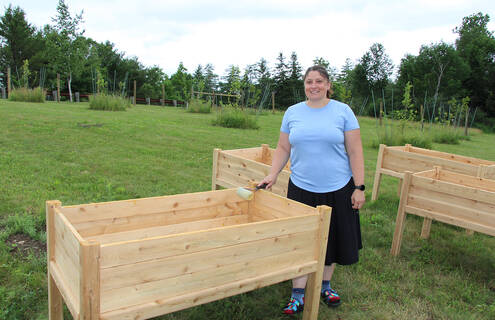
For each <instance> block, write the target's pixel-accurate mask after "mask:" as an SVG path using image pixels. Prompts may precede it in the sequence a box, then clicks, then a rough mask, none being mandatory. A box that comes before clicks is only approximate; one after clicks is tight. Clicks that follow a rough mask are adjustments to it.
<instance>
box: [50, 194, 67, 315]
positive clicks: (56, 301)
mask: <svg viewBox="0 0 495 320" xmlns="http://www.w3.org/2000/svg"><path fill="white" fill-rule="evenodd" d="M61 206H62V203H61V202H60V201H58V200H53V201H47V202H46V207H45V208H46V211H45V212H46V238H47V241H46V244H47V255H46V257H47V270H48V274H47V278H48V318H49V319H50V320H63V318H64V315H63V302H62V294H61V293H60V290H59V289H58V287H57V284H56V282H55V280H54V278H53V275H51V272H50V264H51V262H52V261H54V260H55V221H54V215H55V208H60V207H61Z"/></svg>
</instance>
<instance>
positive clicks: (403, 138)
mask: <svg viewBox="0 0 495 320" xmlns="http://www.w3.org/2000/svg"><path fill="white" fill-rule="evenodd" d="M380 144H386V145H387V146H403V145H405V144H411V145H413V146H415V147H419V148H424V149H431V148H432V146H433V143H432V139H431V137H430V136H428V135H426V134H424V133H423V132H421V131H420V130H418V129H412V128H409V129H407V130H404V131H401V130H393V128H391V127H380V128H379V129H378V130H377V140H373V141H372V143H371V146H372V147H373V148H378V147H379V146H380Z"/></svg>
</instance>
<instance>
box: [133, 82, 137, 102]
mask: <svg viewBox="0 0 495 320" xmlns="http://www.w3.org/2000/svg"><path fill="white" fill-rule="evenodd" d="M133 103H134V106H136V80H134V102H133Z"/></svg>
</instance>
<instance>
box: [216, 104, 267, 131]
mask: <svg viewBox="0 0 495 320" xmlns="http://www.w3.org/2000/svg"><path fill="white" fill-rule="evenodd" d="M213 125H215V126H221V127H225V128H239V129H259V127H260V126H259V125H258V121H257V119H256V117H254V116H250V115H249V114H247V113H246V112H244V111H243V110H242V109H241V108H239V107H235V106H230V105H229V106H226V107H223V108H222V109H221V110H220V111H218V113H217V118H216V119H215V120H213Z"/></svg>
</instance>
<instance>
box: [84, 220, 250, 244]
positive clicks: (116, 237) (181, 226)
mask: <svg viewBox="0 0 495 320" xmlns="http://www.w3.org/2000/svg"><path fill="white" fill-rule="evenodd" d="M242 223H248V216H247V215H245V214H243V215H235V216H231V217H220V218H213V219H206V220H198V221H191V222H185V223H177V224H171V225H165V226H156V227H148V228H143V229H136V230H130V231H122V232H116V233H109V234H100V235H95V236H90V237H87V239H88V240H95V241H98V242H100V243H101V244H107V243H112V242H123V241H129V240H142V239H147V238H154V237H159V236H165V235H171V234H178V233H183V232H191V231H199V230H207V229H211V228H218V227H225V226H232V225H238V224H242Z"/></svg>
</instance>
